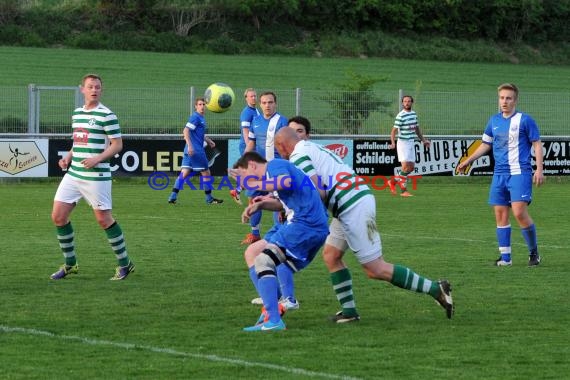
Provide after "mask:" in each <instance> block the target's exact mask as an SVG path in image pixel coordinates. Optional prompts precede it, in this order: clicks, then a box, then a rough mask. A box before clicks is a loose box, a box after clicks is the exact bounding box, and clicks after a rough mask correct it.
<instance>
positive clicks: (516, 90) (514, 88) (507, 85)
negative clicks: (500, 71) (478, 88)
mask: <svg viewBox="0 0 570 380" xmlns="http://www.w3.org/2000/svg"><path fill="white" fill-rule="evenodd" d="M501 90H511V91H512V92H514V93H515V99H518V97H519V88H518V87H517V86H516V85H515V84H513V83H503V84H502V85H500V86H499V87H498V88H497V92H501Z"/></svg>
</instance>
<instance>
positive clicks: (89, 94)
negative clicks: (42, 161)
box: [51, 74, 135, 280]
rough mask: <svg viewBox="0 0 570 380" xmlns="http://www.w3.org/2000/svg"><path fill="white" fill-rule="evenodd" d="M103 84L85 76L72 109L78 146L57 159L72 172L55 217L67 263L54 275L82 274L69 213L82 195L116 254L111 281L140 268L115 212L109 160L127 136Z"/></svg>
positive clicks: (57, 200)
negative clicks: (77, 104) (104, 100)
mask: <svg viewBox="0 0 570 380" xmlns="http://www.w3.org/2000/svg"><path fill="white" fill-rule="evenodd" d="M102 86H103V82H102V80H101V77H99V76H98V75H96V74H87V75H85V76H84V77H83V80H82V82H81V93H82V94H83V96H84V98H85V104H84V106H83V107H80V108H77V109H76V110H75V111H74V112H73V116H72V128H73V146H72V148H71V150H70V151H69V152H68V153H67V155H66V156H65V157H64V158H62V159H60V160H59V163H58V164H59V167H60V168H61V169H62V170H66V171H67V173H66V174H65V175H64V177H63V179H62V180H61V182H60V184H59V187H58V188H57V192H56V193H55V197H54V202H53V210H52V214H51V218H52V221H53V222H54V224H55V226H56V229H57V239H58V241H59V246H60V248H61V250H62V252H63V256H64V258H65V263H64V264H63V265H62V266H61V267H60V268H59V270H58V271H57V272H55V273H53V274H52V275H51V278H52V279H53V280H60V279H63V278H65V277H66V276H67V275H68V274H72V273H73V274H76V273H78V269H79V268H78V265H77V258H76V256H75V243H74V232H73V227H72V225H71V221H70V220H69V217H70V215H71V212H72V211H73V209H74V208H75V205H76V204H77V202H78V201H79V200H80V199H81V198H84V199H85V200H86V201H87V202H88V203H89V205H90V206H91V207H92V208H93V212H94V214H95V218H96V219H97V222H98V223H99V225H100V226H101V227H102V228H103V229H104V230H105V234H106V235H107V240H108V241H109V244H110V245H111V248H112V250H113V252H114V253H115V257H116V258H117V261H118V264H119V265H118V267H117V269H116V271H115V275H114V276H113V277H111V280H123V279H124V278H126V277H127V276H128V275H129V273H131V272H133V271H134V270H135V265H134V264H133V263H132V261H131V260H130V258H129V256H128V254H127V248H126V245H125V238H124V236H123V231H122V230H121V227H120V226H119V224H118V223H117V222H116V221H115V219H114V218H113V215H112V213H111V210H112V197H111V184H112V181H111V167H110V163H109V160H110V159H111V157H113V156H115V155H116V154H117V153H119V152H120V151H121V150H122V149H123V140H122V137H121V128H120V127H119V121H118V120H117V116H116V115H115V114H114V113H113V112H112V111H111V110H110V109H109V108H107V107H105V106H104V105H103V104H101V103H100V98H101V93H102Z"/></svg>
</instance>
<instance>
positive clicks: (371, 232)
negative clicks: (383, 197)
mask: <svg viewBox="0 0 570 380" xmlns="http://www.w3.org/2000/svg"><path fill="white" fill-rule="evenodd" d="M325 244H330V245H332V246H333V247H336V248H338V249H340V250H341V251H342V252H343V253H344V252H345V251H346V250H347V249H348V248H350V249H351V250H352V251H353V252H354V255H355V256H356V258H357V259H358V262H359V263H360V264H366V263H369V262H371V261H372V260H376V259H378V258H380V257H381V256H382V242H381V240H380V233H379V232H378V228H377V227H376V200H375V199H374V195H366V196H364V197H362V198H361V199H360V200H358V201H357V202H356V204H355V205H354V206H353V207H352V208H350V209H348V210H347V211H345V212H343V213H342V214H341V215H339V217H338V218H333V219H332V221H331V224H330V225H329V236H328V237H327V240H326V242H325Z"/></svg>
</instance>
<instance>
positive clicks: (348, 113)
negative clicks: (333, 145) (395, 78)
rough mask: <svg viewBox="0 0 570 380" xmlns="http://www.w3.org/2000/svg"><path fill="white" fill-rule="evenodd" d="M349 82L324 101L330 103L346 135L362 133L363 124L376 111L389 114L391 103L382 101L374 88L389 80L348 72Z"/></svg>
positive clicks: (327, 96) (325, 97)
mask: <svg viewBox="0 0 570 380" xmlns="http://www.w3.org/2000/svg"><path fill="white" fill-rule="evenodd" d="M346 75H347V77H348V78H347V80H346V81H345V82H344V83H339V84H337V87H338V89H339V90H340V91H331V92H329V93H328V94H327V95H326V96H323V97H322V100H324V101H326V102H327V103H329V105H330V106H331V108H332V110H333V116H334V117H335V118H336V119H337V121H338V123H340V124H341V125H342V131H343V133H346V134H359V133H362V131H361V129H362V124H363V123H364V122H365V121H366V120H367V119H368V117H369V116H370V114H371V113H373V112H375V111H378V110H379V111H380V112H384V113H386V112H388V110H389V108H390V105H391V104H392V103H391V102H389V101H385V100H382V99H380V98H379V97H378V96H377V95H376V93H375V92H374V91H373V86H374V85H375V84H377V83H379V82H384V81H386V80H387V78H386V77H383V78H378V77H371V76H368V75H363V74H359V73H355V72H348V73H347V74H346Z"/></svg>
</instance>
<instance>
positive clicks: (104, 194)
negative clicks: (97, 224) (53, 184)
mask: <svg viewBox="0 0 570 380" xmlns="http://www.w3.org/2000/svg"><path fill="white" fill-rule="evenodd" d="M112 182H113V181H86V180H84V179H79V178H75V177H73V176H71V175H69V174H66V175H64V176H63V179H62V180H61V182H60V183H59V187H58V188H57V191H56V193H55V197H54V200H55V201H59V202H64V203H70V204H72V203H77V202H79V200H80V199H81V198H84V199H85V201H86V202H87V203H89V205H90V206H91V207H92V208H93V209H94V210H111V209H112V208H113V200H112V198H111V186H112Z"/></svg>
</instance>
